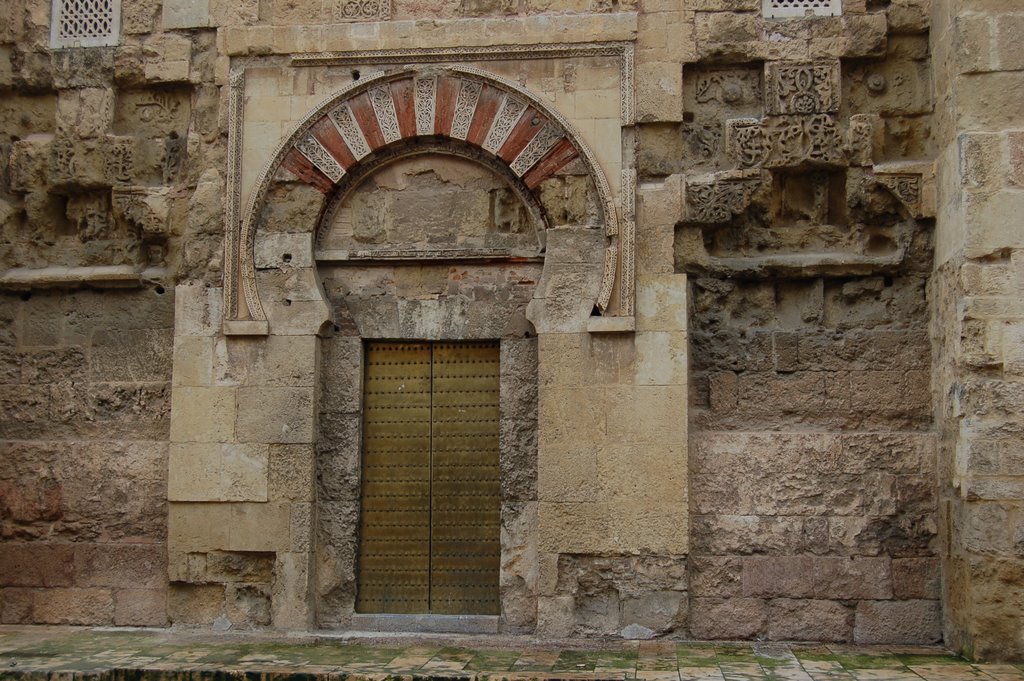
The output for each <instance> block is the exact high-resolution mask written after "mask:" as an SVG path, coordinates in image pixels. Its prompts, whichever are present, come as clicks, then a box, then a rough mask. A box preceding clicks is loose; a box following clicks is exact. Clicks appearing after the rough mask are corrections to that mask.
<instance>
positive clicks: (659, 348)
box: [636, 331, 688, 385]
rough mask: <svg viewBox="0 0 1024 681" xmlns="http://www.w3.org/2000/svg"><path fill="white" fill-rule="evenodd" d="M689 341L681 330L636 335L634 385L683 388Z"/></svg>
mask: <svg viewBox="0 0 1024 681" xmlns="http://www.w3.org/2000/svg"><path fill="white" fill-rule="evenodd" d="M687 349H688V339H687V336H686V333H685V332H680V331H638V332H637V333H636V384H637V385H686V377H687V369H688V362H687Z"/></svg>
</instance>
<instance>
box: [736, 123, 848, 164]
mask: <svg viewBox="0 0 1024 681" xmlns="http://www.w3.org/2000/svg"><path fill="white" fill-rule="evenodd" d="M726 141H727V145H728V148H729V153H730V154H731V155H732V157H733V158H734V159H735V160H736V162H737V164H738V165H739V166H740V167H741V168H752V167H755V166H764V167H766V168H781V167H791V166H798V165H801V164H803V163H806V162H815V163H829V164H842V163H844V162H845V153H844V146H845V140H844V139H843V136H842V135H841V134H840V133H839V128H838V125H837V124H836V120H835V117H834V116H831V115H827V114H819V115H814V116H775V117H770V118H764V119H757V118H737V119H733V120H730V121H727V122H726Z"/></svg>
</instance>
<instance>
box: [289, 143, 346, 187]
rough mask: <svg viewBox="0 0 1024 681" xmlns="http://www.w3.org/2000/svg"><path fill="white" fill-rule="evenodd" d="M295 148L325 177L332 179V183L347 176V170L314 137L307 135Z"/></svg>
mask: <svg viewBox="0 0 1024 681" xmlns="http://www.w3.org/2000/svg"><path fill="white" fill-rule="evenodd" d="M295 148H296V149H298V150H299V152H300V153H301V154H302V155H303V156H305V157H306V158H307V159H309V162H310V163H312V164H313V165H315V166H316V167H317V168H319V169H320V171H321V172H323V174H324V175H326V176H327V177H329V178H331V181H332V182H335V183H337V182H339V181H341V178H342V176H343V175H344V174H345V169H344V168H342V167H341V165H340V164H339V163H338V162H337V161H336V160H334V157H333V156H331V155H330V154H329V153H328V152H327V150H326V149H324V147H323V145H322V144H320V142H318V141H317V140H316V138H314V137H313V136H312V135H306V136H305V137H303V138H302V139H301V140H299V141H298V142H296V144H295Z"/></svg>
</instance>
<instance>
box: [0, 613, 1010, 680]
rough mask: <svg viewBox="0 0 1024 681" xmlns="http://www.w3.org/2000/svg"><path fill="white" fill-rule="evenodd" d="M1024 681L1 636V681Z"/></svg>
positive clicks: (639, 653)
mask: <svg viewBox="0 0 1024 681" xmlns="http://www.w3.org/2000/svg"><path fill="white" fill-rule="evenodd" d="M256 677H258V678H260V679H262V680H263V681H272V680H275V679H283V678H284V677H291V678H294V679H298V680H300V681H301V680H302V679H314V678H315V679H317V680H318V681H319V680H323V681H328V680H333V679H337V680H338V681H341V680H342V679H346V680H357V679H371V680H375V681H376V680H384V679H410V680H411V679H474V680H475V679H480V680H484V679H493V680H495V681H497V680H499V679H508V680H509V681H520V680H523V681H525V680H526V679H566V680H570V679H580V680H581V681H582V680H585V681H594V680H598V679H622V680H626V679H637V680H645V681H874V680H884V681H902V680H906V681H922V680H924V681H970V680H977V681H993V680H995V681H1024V665H1012V664H972V663H970V662H968V661H966V660H964V659H963V658H960V657H956V656H955V655H953V654H952V653H950V652H948V651H946V650H943V649H941V648H933V647H901V646H873V647H866V646H846V645H822V644H780V643H770V644H768V643H749V642H748V643H717V642H715V643H702V642H685V641H666V640H655V641H639V642H638V641H607V640H606V641H590V640H587V641H582V640H571V641H539V640H537V639H533V638H528V637H510V636H449V635H418V636H415V637H413V636H408V635H400V636H382V635H377V634H358V633H346V634H343V635H331V634H323V635H314V634H302V635H289V634H282V633H234V632H230V633H214V632H209V631H202V632H199V631H192V630H168V629H107V628H81V627H26V626H0V679H31V680H33V681H35V680H40V681H42V680H43V679H48V680H52V681H58V680H59V681H69V680H79V679H82V680H85V679H102V680H103V681H106V680H108V679H109V680H110V681H135V680H138V681H158V680H159V679H163V678H166V679H174V680H175V681H205V680H207V679H209V680H213V679H225V678H246V679H252V678H256Z"/></svg>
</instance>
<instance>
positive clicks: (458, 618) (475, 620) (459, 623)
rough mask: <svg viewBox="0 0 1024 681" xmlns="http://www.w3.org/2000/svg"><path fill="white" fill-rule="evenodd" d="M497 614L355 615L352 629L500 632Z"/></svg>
mask: <svg viewBox="0 0 1024 681" xmlns="http://www.w3.org/2000/svg"><path fill="white" fill-rule="evenodd" d="M498 619H499V618H498V616H497V615H431V614H423V615H374V614H369V613H356V614H354V615H352V628H353V629H357V630H360V631H387V632H401V633H425V634H497V633H498Z"/></svg>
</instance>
